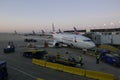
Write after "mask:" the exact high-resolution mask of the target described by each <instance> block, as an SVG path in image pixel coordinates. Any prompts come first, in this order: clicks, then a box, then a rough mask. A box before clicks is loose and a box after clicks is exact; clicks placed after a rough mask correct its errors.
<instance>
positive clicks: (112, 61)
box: [100, 53, 120, 67]
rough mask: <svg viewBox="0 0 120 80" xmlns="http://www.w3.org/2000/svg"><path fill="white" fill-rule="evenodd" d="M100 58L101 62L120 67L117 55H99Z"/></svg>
mask: <svg viewBox="0 0 120 80" xmlns="http://www.w3.org/2000/svg"><path fill="white" fill-rule="evenodd" d="M100 56H101V60H102V61H104V62H106V63H109V64H112V65H114V66H117V67H120V56H119V55H118V54H110V53H101V55H100Z"/></svg>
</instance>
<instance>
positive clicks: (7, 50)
mask: <svg viewBox="0 0 120 80" xmlns="http://www.w3.org/2000/svg"><path fill="white" fill-rule="evenodd" d="M11 52H15V46H14V44H13V42H8V46H7V48H4V53H11Z"/></svg>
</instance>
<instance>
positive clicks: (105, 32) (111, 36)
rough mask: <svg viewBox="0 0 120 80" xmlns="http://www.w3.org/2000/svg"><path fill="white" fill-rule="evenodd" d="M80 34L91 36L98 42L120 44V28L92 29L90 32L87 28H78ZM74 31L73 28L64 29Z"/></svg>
mask: <svg viewBox="0 0 120 80" xmlns="http://www.w3.org/2000/svg"><path fill="white" fill-rule="evenodd" d="M77 31H78V32H80V34H83V35H84V36H87V37H89V38H91V39H92V40H93V41H94V42H95V43H96V44H98V45H100V44H110V45H116V46H120V28H109V29H91V30H90V32H87V30H77ZM64 32H67V33H68V32H69V33H73V32H74V31H73V30H70V31H64Z"/></svg>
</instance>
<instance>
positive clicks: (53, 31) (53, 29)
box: [51, 23, 56, 34]
mask: <svg viewBox="0 0 120 80" xmlns="http://www.w3.org/2000/svg"><path fill="white" fill-rule="evenodd" d="M51 33H52V34H55V33H56V32H55V27H54V24H53V23H52V32H51Z"/></svg>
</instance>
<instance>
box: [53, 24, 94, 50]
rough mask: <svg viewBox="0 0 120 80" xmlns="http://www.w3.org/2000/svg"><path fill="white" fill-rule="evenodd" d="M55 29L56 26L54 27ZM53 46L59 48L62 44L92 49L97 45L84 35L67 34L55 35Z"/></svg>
mask: <svg viewBox="0 0 120 80" xmlns="http://www.w3.org/2000/svg"><path fill="white" fill-rule="evenodd" d="M53 27H54V26H53ZM52 36H53V39H54V42H52V45H53V46H56V47H59V46H61V44H66V45H68V46H71V47H75V48H81V49H90V48H94V47H95V43H94V42H93V41H92V40H91V39H89V38H88V37H85V36H83V35H76V34H67V33H58V34H57V33H53V34H52Z"/></svg>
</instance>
